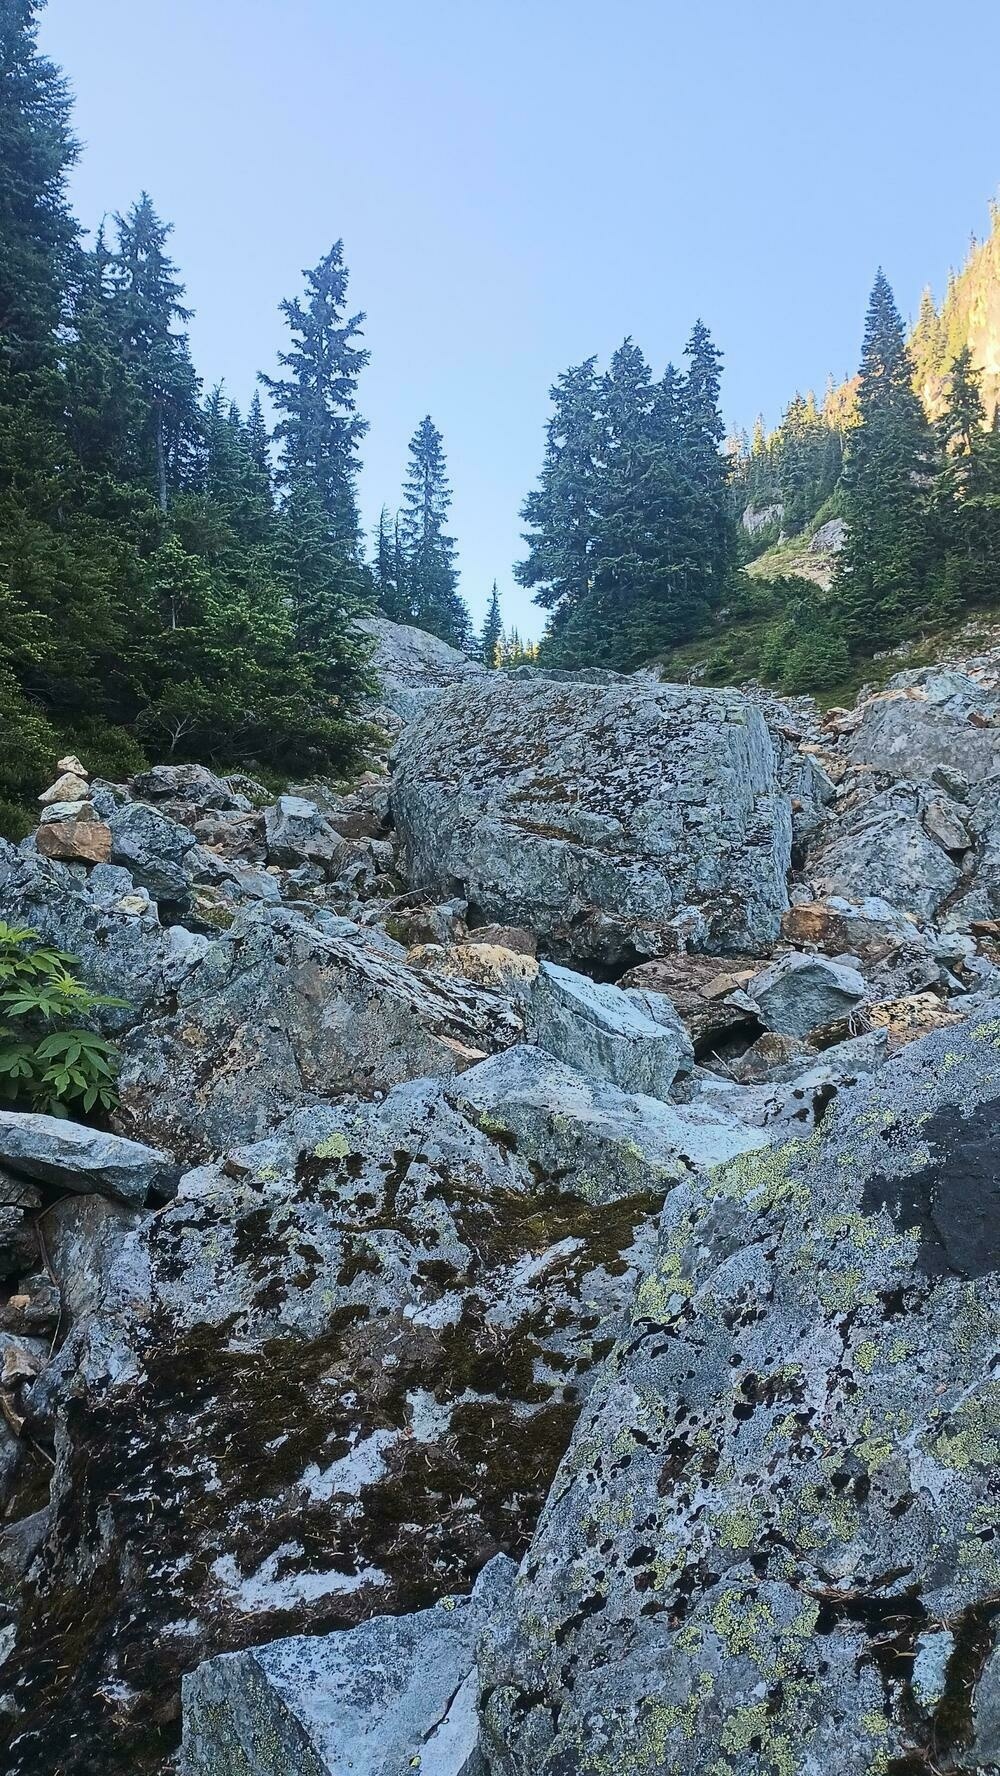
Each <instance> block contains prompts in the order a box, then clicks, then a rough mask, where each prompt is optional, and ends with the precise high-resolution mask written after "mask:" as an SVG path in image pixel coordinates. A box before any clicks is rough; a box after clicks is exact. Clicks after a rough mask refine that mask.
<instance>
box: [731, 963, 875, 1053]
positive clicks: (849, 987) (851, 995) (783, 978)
mask: <svg viewBox="0 0 1000 1776" xmlns="http://www.w3.org/2000/svg"><path fill="white" fill-rule="evenodd" d="M867 990H868V989H867V988H866V986H865V982H864V979H863V977H862V976H861V975H860V974H859V973H858V971H857V969H856V968H847V967H845V966H844V964H843V963H842V962H832V961H831V960H830V958H829V957H828V956H810V955H806V954H803V952H802V951H800V950H789V951H788V953H787V955H784V956H780V957H779V958H778V960H777V961H776V962H772V963H771V965H770V967H768V968H765V969H764V970H763V971H762V972H761V973H760V974H758V975H755V976H754V978H753V980H752V981H750V982H748V984H747V989H746V991H747V997H748V998H750V999H752V1000H753V1002H754V1004H755V1006H756V1007H757V1009H758V1011H759V1014H760V1021H761V1023H762V1024H763V1026H764V1028H765V1030H774V1031H776V1032H777V1033H778V1034H779V1035H782V1036H808V1035H809V1033H810V1031H812V1030H816V1029H818V1028H819V1026H820V1025H821V1024H828V1023H832V1022H833V1020H834V1019H835V1018H842V1017H845V1016H846V1015H847V1014H848V1013H849V1012H851V1011H853V1010H854V1008H855V1006H858V1005H860V1004H861V1002H862V1000H863V999H864V998H865V996H866V994H867Z"/></svg>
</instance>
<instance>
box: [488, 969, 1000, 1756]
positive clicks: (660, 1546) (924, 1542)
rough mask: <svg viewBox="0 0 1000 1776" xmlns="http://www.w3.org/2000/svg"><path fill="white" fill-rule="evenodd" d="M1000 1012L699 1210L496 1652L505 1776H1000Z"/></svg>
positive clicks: (678, 1226) (628, 1343)
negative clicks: (934, 1775)
mask: <svg viewBox="0 0 1000 1776" xmlns="http://www.w3.org/2000/svg"><path fill="white" fill-rule="evenodd" d="M998 1115H1000V1005H997V1004H996V1003H994V1005H993V1006H992V1008H990V1009H989V1010H988V1011H986V1012H984V1013H983V1014H982V1015H981V1016H980V1017H979V1018H978V1019H977V1020H970V1022H969V1023H968V1024H966V1025H965V1026H963V1027H962V1028H961V1029H959V1030H950V1031H945V1032H942V1033H940V1034H935V1035H933V1036H930V1037H928V1038H926V1039H925V1040H924V1041H922V1042H920V1043H917V1044H915V1045H914V1046H912V1047H911V1048H909V1049H907V1050H906V1051H905V1052H904V1053H903V1054H902V1055H900V1056H899V1057H897V1058H896V1059H895V1060H893V1061H891V1062H890V1063H889V1064H888V1065H886V1066H885V1067H883V1068H882V1069H881V1070H880V1071H879V1072H878V1073H877V1074H875V1075H873V1076H872V1077H871V1078H869V1079H867V1080H863V1081H861V1082H859V1083H858V1084H857V1085H856V1086H855V1087H853V1088H851V1089H850V1090H848V1091H846V1092H844V1093H843V1095H842V1096H841V1097H839V1098H838V1100H837V1102H836V1104H835V1105H834V1106H833V1108H832V1109H831V1111H830V1112H829V1113H828V1115H827V1117H826V1118H825V1120H824V1122H823V1124H822V1126H821V1128H820V1130H819V1131H818V1133H817V1134H816V1135H815V1136H814V1137H813V1138H811V1139H809V1140H807V1141H804V1142H801V1143H798V1142H790V1143H787V1144H786V1145H784V1146H783V1147H780V1148H776V1149H770V1150H768V1151H766V1152H761V1153H758V1154H751V1155H749V1156H746V1157H743V1158H741V1159H737V1160H735V1161H734V1162H732V1163H731V1164H730V1165H729V1166H726V1167H723V1168H722V1169H721V1170H718V1171H716V1172H714V1173H708V1174H706V1175H704V1176H703V1177H702V1178H701V1179H700V1180H698V1181H696V1182H694V1183H692V1184H679V1185H678V1186H677V1187H676V1189H675V1190H674V1191H673V1192H672V1193H671V1194H670V1196H669V1197H668V1199H667V1203H666V1207H665V1210H664V1216H663V1220H662V1223H661V1233H660V1248H659V1255H658V1260H657V1263H656V1265H655V1266H654V1267H653V1269H652V1270H651V1272H650V1274H649V1276H648V1277H647V1278H646V1279H645V1281H644V1282H643V1283H642V1285H641V1286H640V1288H639V1291H638V1293H637V1296H636V1300H635V1304H634V1308H633V1313H632V1323H631V1326H630V1328H629V1331H628V1332H627V1334H626V1335H625V1337H624V1338H623V1340H622V1341H621V1343H620V1344H619V1347H618V1349H617V1351H616V1352H615V1353H614V1355H613V1356H612V1358H610V1359H609V1362H608V1365H607V1368H606V1371H605V1373H604V1375H603V1376H602V1378H601V1379H600V1381H598V1382H597V1383H596V1384H595V1386H594V1387H593V1389H592V1391H591V1395H590V1399H589V1402H588V1406H587V1408H586V1409H585V1411H584V1414H583V1416H582V1417H581V1420H580V1422H579V1424H578V1426H577V1429H576V1432H575V1433H574V1438H573V1442H572V1445H571V1447H570V1450H569V1452H568V1453H567V1456H566V1458H565V1460H564V1461H563V1464H562V1466H561V1468H560V1471H559V1475H558V1477H557V1479H556V1482H555V1484H554V1486H553V1488H552V1491H551V1493H550V1496H549V1500H548V1503H547V1505H546V1507H545V1511H544V1513H543V1516H542V1519H541V1522H540V1525H539V1528H538V1531H537V1533H536V1535H535V1538H534V1541H533V1543H532V1546H531V1549H530V1550H529V1553H528V1555H527V1556H526V1558H525V1560H524V1562H523V1563H522V1566H521V1569H520V1572H519V1576H518V1580H517V1582H516V1585H515V1591H514V1603H513V1607H512V1609H511V1611H510V1612H509V1614H508V1616H507V1617H506V1618H505V1620H504V1621H502V1622H497V1623H495V1624H493V1625H492V1626H491V1627H490V1629H489V1630H488V1631H487V1633H486V1635H485V1636H484V1639H483V1642H482V1643H481V1646H480V1677H481V1683H482V1694H483V1698H484V1710H485V1734H484V1737H485V1744H486V1747H487V1764H488V1768H489V1771H490V1773H491V1776H594V1773H597V1772H600V1773H601V1776H604V1773H605V1772H606V1773H607V1776H612V1773H613V1776H667V1772H671V1773H675V1776H705V1773H706V1772H709V1771H711V1772H712V1773H713V1776H730V1773H731V1776H773V1773H774V1772H776V1771H781V1772H787V1773H788V1776H806V1773H807V1772H809V1773H810V1776H811V1773H813V1772H820V1771H830V1772H834V1771H835V1772H836V1776H872V1773H873V1772H879V1771H881V1772H884V1773H888V1772H899V1776H902V1773H903V1772H904V1771H906V1772H910V1771H913V1772H914V1773H916V1772H917V1771H924V1770H937V1771H953V1772H958V1771H969V1772H973V1771H976V1772H981V1773H985V1772H993V1771H995V1770H996V1769H997V1768H998V1765H1000V1709H998V1707H997V1698H998V1687H997V1675H998V1671H1000V1654H998V1651H997V1640H998V1634H1000V1603H998V1595H1000V1569H998V1565H997V1525H998V1521H1000V1518H998V1509H1000V1497H998V1482H997V1476H998V1471H1000V1384H998V1381H997V1377H996V1362H997V1348H998V1333H1000V1160H998V1150H997V1141H996V1131H997V1119H998Z"/></svg>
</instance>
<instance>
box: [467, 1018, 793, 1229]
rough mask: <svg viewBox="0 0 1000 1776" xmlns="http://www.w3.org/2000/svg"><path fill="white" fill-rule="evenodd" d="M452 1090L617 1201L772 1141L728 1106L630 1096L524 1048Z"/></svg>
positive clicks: (530, 1156)
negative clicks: (658, 1182) (654, 1182)
mask: <svg viewBox="0 0 1000 1776" xmlns="http://www.w3.org/2000/svg"><path fill="white" fill-rule="evenodd" d="M450 1090H451V1093H452V1095H453V1096H454V1098H455V1099H456V1101H457V1102H459V1103H461V1104H463V1105H465V1106H467V1107H468V1108H469V1109H470V1110H472V1111H473V1112H475V1114H476V1116H477V1117H478V1120H479V1124H480V1127H482V1128H484V1129H486V1130H487V1131H488V1132H489V1133H491V1134H493V1135H495V1136H497V1137H498V1138H506V1139H510V1140H512V1141H513V1143H514V1145H515V1148H516V1150H517V1152H518V1153H520V1154H521V1155H522V1157H524V1158H525V1159H527V1160H528V1161H530V1162H533V1163H534V1164H536V1165H539V1166H541V1167H542V1168H543V1170H544V1171H545V1173H546V1174H548V1175H550V1176H551V1177H553V1178H554V1179H555V1180H557V1181H558V1182H560V1183H561V1184H562V1186H563V1187H564V1188H565V1189H567V1190H571V1191H574V1192H575V1193H577V1194H578V1195H581V1196H585V1197H586V1198H587V1200H588V1201H590V1202H607V1203H610V1202H615V1201H617V1200H620V1199H621V1198H623V1197H628V1196H630V1195H632V1194H634V1192H635V1191H636V1190H638V1189H645V1188H647V1187H648V1185H649V1182H650V1179H653V1180H660V1181H662V1183H663V1184H664V1186H666V1184H668V1183H673V1182H674V1181H675V1180H676V1179H677V1178H682V1177H686V1176H688V1175H689V1174H690V1173H691V1171H693V1170H695V1169H697V1168H698V1167H700V1166H713V1165H720V1164H721V1163H722V1162H723V1160H727V1159H732V1158H733V1157H734V1155H735V1154H737V1153H745V1152H747V1151H749V1150H750V1149H751V1148H754V1147H760V1146H763V1145H764V1144H765V1143H766V1141H767V1136H766V1135H765V1134H763V1133H762V1132H760V1131H759V1130H757V1129H752V1128H750V1127H748V1126H747V1125H746V1124H745V1123H744V1122H742V1121H741V1119H740V1118H739V1116H738V1115H734V1114H732V1113H730V1112H729V1111H728V1110H727V1107H726V1106H725V1105H721V1106H719V1107H716V1106H713V1105H703V1104H700V1103H697V1102H695V1103H692V1104H664V1103H661V1102H660V1101H659V1100H658V1099H656V1098H648V1097H641V1096H631V1095H629V1094H628V1093H626V1092H623V1091H620V1090H619V1089H618V1087H617V1086H615V1085H610V1084H607V1083H606V1082H604V1081H601V1080H595V1079H588V1078H586V1077H585V1076H584V1075H583V1074H582V1073H578V1072H576V1071H575V1070H574V1069H573V1068H572V1067H567V1066H565V1065H564V1064H563V1063H562V1062H561V1061H556V1060H553V1059H552V1058H551V1056H549V1055H548V1054H546V1053H545V1051H544V1049H540V1048H529V1047H527V1046H524V1045H518V1046H517V1047H515V1048H509V1049H507V1050H505V1052H504V1053H502V1054H497V1055H492V1056H491V1057H490V1059H489V1060H488V1061H481V1062H480V1063H479V1065H478V1067H471V1068H470V1069H469V1071H468V1072H467V1073H463V1074H462V1075H461V1077H460V1078H459V1079H457V1080H455V1081H454V1082H453V1084H452V1086H451V1087H450Z"/></svg>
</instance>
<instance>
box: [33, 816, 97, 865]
mask: <svg viewBox="0 0 1000 1776" xmlns="http://www.w3.org/2000/svg"><path fill="white" fill-rule="evenodd" d="M35 844H36V845H37V846H38V849H39V851H40V852H41V854H42V856H43V857H53V858H57V859H58V860H59V861H60V862H62V863H108V862H110V859H111V828H110V826H105V824H104V822H103V821H102V820H61V821H51V822H50V823H49V824H47V825H45V826H40V827H39V828H38V831H37V832H36V834H35Z"/></svg>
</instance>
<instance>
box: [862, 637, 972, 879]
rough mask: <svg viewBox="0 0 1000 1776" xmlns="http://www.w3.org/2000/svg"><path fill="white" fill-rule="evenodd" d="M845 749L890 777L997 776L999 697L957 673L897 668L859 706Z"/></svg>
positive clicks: (961, 673)
mask: <svg viewBox="0 0 1000 1776" xmlns="http://www.w3.org/2000/svg"><path fill="white" fill-rule="evenodd" d="M850 751H851V757H852V759H854V760H855V761H856V762H858V763H861V764H866V765H872V766H874V767H875V769H876V770H878V771H885V772H887V773H889V774H890V775H891V776H893V777H902V778H908V779H913V778H929V777H931V776H932V774H933V773H934V772H935V771H939V772H940V771H941V770H945V771H949V770H957V771H959V772H960V773H961V774H962V776H963V777H964V779H965V780H966V781H967V782H969V783H976V782H978V781H980V780H981V779H983V778H986V777H997V776H1000V697H998V696H997V694H996V692H995V691H991V690H988V689H987V688H986V687H985V686H984V685H981V684H978V683H977V682H976V680H975V679H973V678H969V677H968V676H967V675H966V674H965V673H963V672H956V671H952V670H950V669H942V668H940V667H935V666H930V667H920V668H918V669H917V670H916V671H911V672H900V673H897V675H896V677H895V678H892V679H890V680H889V683H888V685H887V686H886V689H885V691H883V692H881V693H880V694H879V695H878V696H875V697H872V698H870V700H869V701H868V702H867V703H865V704H864V705H863V707H862V719H861V724H860V726H859V728H858V730H857V732H856V734H855V736H854V739H853V741H852V743H851V749H850ZM890 898H891V897H890Z"/></svg>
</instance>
